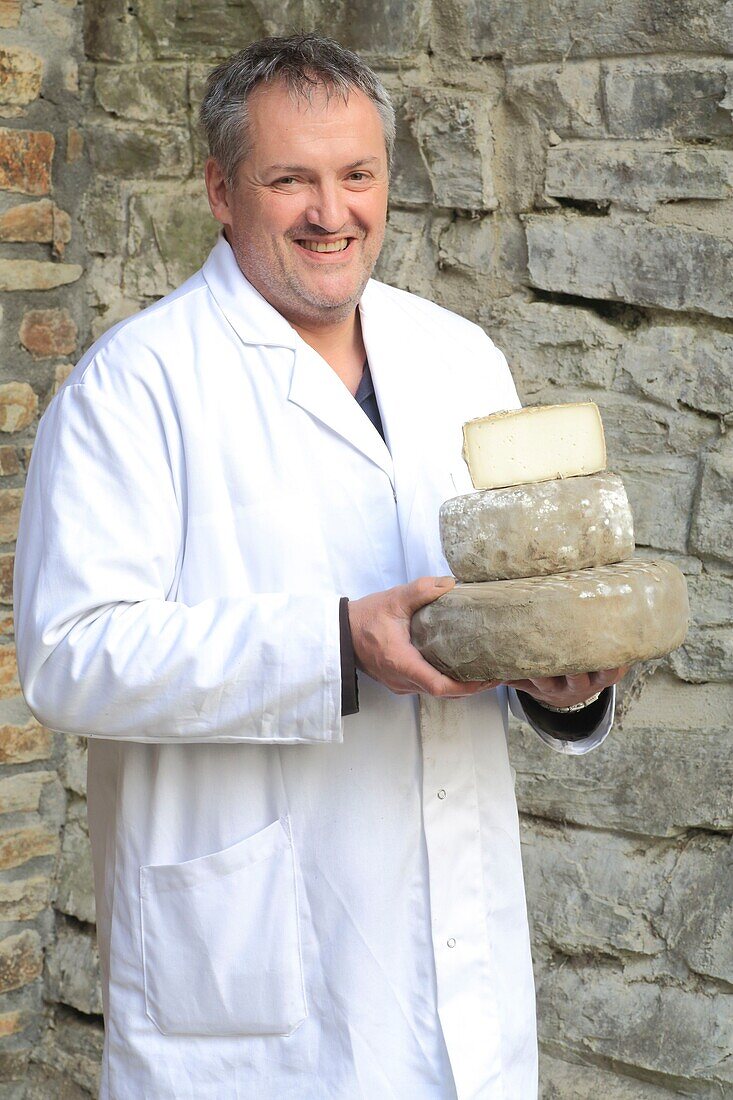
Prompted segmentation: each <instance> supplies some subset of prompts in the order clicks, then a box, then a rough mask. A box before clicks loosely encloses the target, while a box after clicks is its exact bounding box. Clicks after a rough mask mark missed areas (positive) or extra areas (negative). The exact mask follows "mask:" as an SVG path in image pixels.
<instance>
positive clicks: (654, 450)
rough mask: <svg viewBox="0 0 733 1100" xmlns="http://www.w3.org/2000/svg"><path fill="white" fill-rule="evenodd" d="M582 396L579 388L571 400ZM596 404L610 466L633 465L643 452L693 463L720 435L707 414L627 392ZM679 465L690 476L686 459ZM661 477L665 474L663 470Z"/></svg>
mask: <svg viewBox="0 0 733 1100" xmlns="http://www.w3.org/2000/svg"><path fill="white" fill-rule="evenodd" d="M585 396H586V395H584V394H582V393H580V392H579V391H578V392H576V394H575V395H574V396H573V399H574V400H582V399H583V398H584V397H585ZM598 404H599V406H600V409H601V415H602V416H603V425H604V428H605V433H606V446H607V449H608V455H609V463H610V464H611V465H612V466H613V465H616V464H618V463H621V464H627V465H628V464H629V463H631V465H633V464H634V462H635V461H636V459H637V457H641V456H644V455H656V456H658V458H659V460H660V461H661V459H662V457H663V456H665V455H679V456H680V457H681V458H684V457H685V456H687V457H688V458H689V459H692V460H694V463H695V464H696V463H697V459H698V456H699V453H700V451H701V450H702V449H703V448H705V447H707V446H708V445H709V444H710V443H711V442H712V443H714V442H715V441H716V440H717V439H718V438H719V435H720V426H719V424H718V422H717V421H715V420H713V419H711V418H710V417H705V416H697V415H695V414H694V413H691V412H686V411H682V410H677V409H668V408H660V406H659V405H657V404H655V403H653V402H651V401H642V400H640V399H639V398H638V397H632V396H630V395H628V394H618V393H615V392H613V391H611V392H608V393H605V394H603V395H602V396H600V395H599V397H598ZM679 468H680V470H681V472H682V475H683V477H684V476H687V475H688V474H689V476H692V465H691V464H690V463H689V462H687V463H685V462H680V464H679ZM645 474H646V471H643V472H642V477H644V476H645ZM662 476H663V477H665V476H666V473H663V474H662ZM684 499H685V500H686V499H687V498H686V497H685V498H684ZM646 506H647V505H646V502H645V507H646ZM682 518H683V519H684V517H682Z"/></svg>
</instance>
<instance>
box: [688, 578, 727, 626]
mask: <svg viewBox="0 0 733 1100" xmlns="http://www.w3.org/2000/svg"><path fill="white" fill-rule="evenodd" d="M687 591H688V593H689V596H690V610H691V612H692V620H693V622H694V623H696V625H697V626H733V577H728V576H725V575H723V574H718V573H701V574H700V575H699V576H696V577H688V579H687Z"/></svg>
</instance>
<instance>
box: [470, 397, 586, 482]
mask: <svg viewBox="0 0 733 1100" xmlns="http://www.w3.org/2000/svg"><path fill="white" fill-rule="evenodd" d="M463 457H464V459H465V460H466V463H467V465H468V469H469V471H470V474H471V481H472V482H473V485H474V488H476V489H501V488H503V487H504V486H507V485H527V484H529V483H530V482H532V481H550V480H552V479H553V478H560V477H578V476H583V475H585V474H596V473H599V472H600V471H601V470H605V468H606V443H605V438H604V435H603V424H602V422H601V414H600V412H599V411H598V406H597V405H596V404H595V403H594V402H593V401H583V402H577V403H574V404H569V405H533V406H529V407H528V408H525V409H516V410H512V411H510V412H501V413H494V414H493V415H492V416H484V417H479V418H478V419H477V420H469V421H468V423H467V424H464V426H463Z"/></svg>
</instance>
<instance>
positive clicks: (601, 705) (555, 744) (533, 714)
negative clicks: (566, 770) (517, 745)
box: [508, 685, 616, 756]
mask: <svg viewBox="0 0 733 1100" xmlns="http://www.w3.org/2000/svg"><path fill="white" fill-rule="evenodd" d="M508 696H509V709H510V710H511V712H512V714H513V715H514V716H515V718H519V719H520V720H521V721H523V722H527V724H528V725H530V726H531V727H532V729H533V730H534V731H535V733H536V734H537V735H538V736H539V737H540V738H541V739H542V740H543V741H544V742H545V744H546V745H550V747H551V748H553V749H555V751H556V752H562V753H566V754H567V755H569V756H582V755H583V754H584V753H586V752H590V751H591V749H595V748H597V747H598V746H599V745H600V744H601V742H603V741H605V739H606V737H607V736H608V734H609V733H610V730H611V726H612V725H613V717H614V713H615V710H616V687H615V685H614V686H613V687H610V688H604V690H603V691H602V692H601V695H600V698H599V699H597V700H596V702H595V703H591V705H590V706H589V707H586V708H585V709H584V710H580V711H575V712H574V713H570V714H557V713H555V712H554V711H551V710H547V709H546V708H545V707H543V706H542V704H541V703H538V702H537V700H536V699H533V698H532V696H531V695H527V693H526V692H524V691H516V690H515V689H514V688H509V689H508Z"/></svg>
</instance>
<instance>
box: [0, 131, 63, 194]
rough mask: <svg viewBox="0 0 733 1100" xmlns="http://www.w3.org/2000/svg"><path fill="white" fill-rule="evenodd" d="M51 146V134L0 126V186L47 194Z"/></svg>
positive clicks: (23, 192)
mask: <svg viewBox="0 0 733 1100" xmlns="http://www.w3.org/2000/svg"><path fill="white" fill-rule="evenodd" d="M54 146H55V141H54V137H53V134H49V133H45V132H43V131H35V130H8V129H5V128H2V129H0V190H1V191H19V192H21V193H22V194H24V195H47V194H48V193H49V191H50V190H51V162H52V160H53V151H54Z"/></svg>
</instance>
